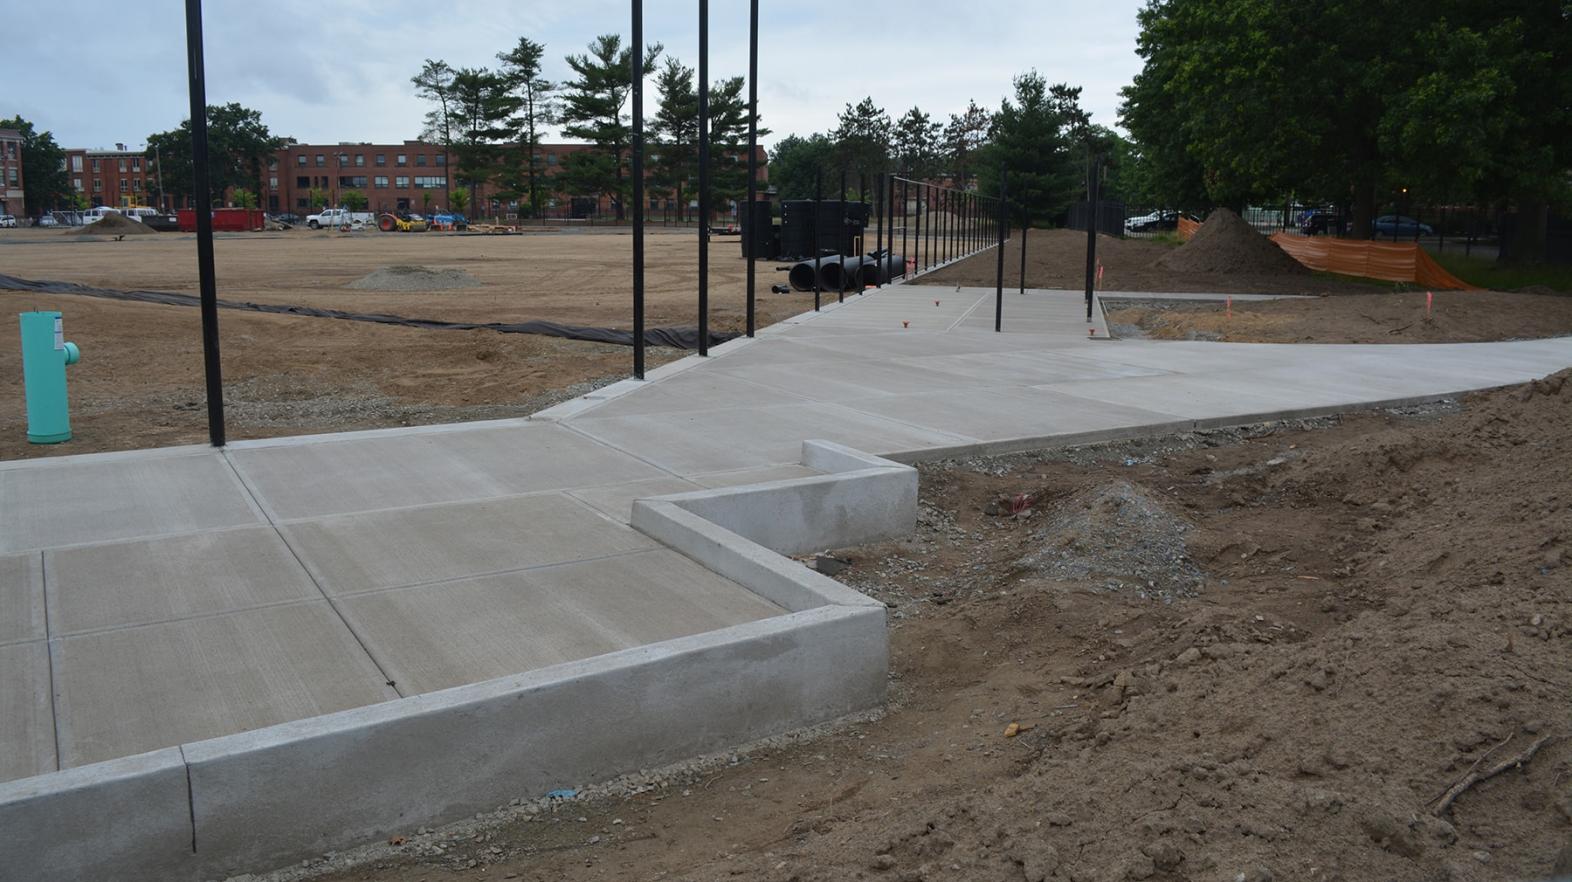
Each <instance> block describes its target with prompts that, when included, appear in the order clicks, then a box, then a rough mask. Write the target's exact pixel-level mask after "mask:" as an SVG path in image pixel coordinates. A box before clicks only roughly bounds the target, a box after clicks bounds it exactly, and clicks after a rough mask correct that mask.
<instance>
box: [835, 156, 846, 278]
mask: <svg viewBox="0 0 1572 882" xmlns="http://www.w3.org/2000/svg"><path fill="white" fill-rule="evenodd" d="M845 235H846V167H845V166H841V210H840V221H839V222H838V223H836V225H835V250H836V252H837V255H838V256H839V257H840V259H841V282H840V284H839V285H838V286H837V288H838V289H839V290H837V291H836V292H835V302H836V303H845V302H846V250H847V249H846V248H844V247H843V243H844V241H845V239H844V238H843V237H844V236H845Z"/></svg>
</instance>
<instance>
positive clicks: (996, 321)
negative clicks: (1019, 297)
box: [993, 166, 1009, 334]
mask: <svg viewBox="0 0 1572 882" xmlns="http://www.w3.org/2000/svg"><path fill="white" fill-rule="evenodd" d="M1007 175H1008V173H1007V172H1006V171H1005V170H1004V167H1003V166H1000V168H999V217H998V219H997V220H996V222H995V223H996V224H997V226H998V232H999V254H998V263H997V267H996V269H995V272H996V275H995V278H994V291H993V330H994V333H996V334H997V333H999V332H1000V331H1003V330H1004V212H1005V210H1006V206H1007V205H1008V201H1007V199H1008V188H1009V180H1008V179H1007Z"/></svg>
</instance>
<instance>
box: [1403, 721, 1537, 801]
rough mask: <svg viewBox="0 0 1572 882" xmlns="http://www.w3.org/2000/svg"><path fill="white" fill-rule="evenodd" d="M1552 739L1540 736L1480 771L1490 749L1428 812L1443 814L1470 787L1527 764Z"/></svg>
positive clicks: (1437, 799) (1438, 798)
mask: <svg viewBox="0 0 1572 882" xmlns="http://www.w3.org/2000/svg"><path fill="white" fill-rule="evenodd" d="M1553 737H1554V736H1551V735H1541V736H1540V737H1539V740H1537V741H1535V742H1534V743H1533V744H1530V745H1529V746H1528V748H1527V749H1526V750H1524V751H1523V752H1521V753H1519V754H1517V755H1515V756H1509V757H1507V758H1506V759H1504V760H1502V761H1501V762H1498V763H1496V764H1495V765H1493V766H1491V767H1490V768H1488V769H1485V770H1484V771H1480V769H1479V763H1480V762H1484V760H1485V757H1488V756H1489V755H1490V753H1493V752H1494V750H1493V749H1492V750H1491V751H1490V752H1487V753H1486V754H1485V756H1482V757H1480V758H1479V762H1475V763H1474V765H1473V768H1470V769H1469V770H1468V773H1467V774H1465V775H1464V776H1463V777H1461V778H1459V779H1457V782H1456V783H1454V784H1453V785H1452V786H1451V787H1448V788H1447V789H1446V792H1445V793H1443V794H1441V795H1440V796H1439V797H1437V798H1436V800H1435V805H1434V807H1433V808H1432V809H1431V810H1430V813H1431V814H1433V815H1438V816H1439V815H1443V814H1445V813H1446V811H1447V809H1449V808H1451V807H1452V803H1453V802H1456V801H1457V798H1458V797H1459V796H1462V795H1463V793H1464V792H1465V791H1467V790H1468V789H1469V788H1470V787H1473V786H1474V785H1475V784H1478V783H1480V782H1482V781H1488V780H1490V779H1491V778H1494V777H1495V776H1497V775H1499V774H1501V773H1502V772H1505V771H1507V770H1508V769H1515V768H1517V767H1518V766H1521V765H1523V764H1524V763H1527V762H1528V761H1529V760H1531V759H1533V758H1534V754H1536V753H1538V752H1539V749H1540V748H1541V747H1544V746H1545V745H1546V744H1548V743H1550V741H1551V740H1552V738H1553ZM1497 746H1499V745H1497Z"/></svg>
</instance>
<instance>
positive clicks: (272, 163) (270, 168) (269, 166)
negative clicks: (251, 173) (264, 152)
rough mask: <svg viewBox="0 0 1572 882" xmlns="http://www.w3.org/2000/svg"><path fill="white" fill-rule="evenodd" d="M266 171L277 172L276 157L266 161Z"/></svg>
mask: <svg viewBox="0 0 1572 882" xmlns="http://www.w3.org/2000/svg"><path fill="white" fill-rule="evenodd" d="M267 170H268V171H278V157H277V156H275V157H273V158H272V159H269V160H268V161H267Z"/></svg>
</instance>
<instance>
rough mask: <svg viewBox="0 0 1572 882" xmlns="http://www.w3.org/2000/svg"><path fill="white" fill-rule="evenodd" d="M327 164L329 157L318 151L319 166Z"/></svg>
mask: <svg viewBox="0 0 1572 882" xmlns="http://www.w3.org/2000/svg"><path fill="white" fill-rule="evenodd" d="M326 165H327V157H326V156H323V155H322V154H320V153H318V154H317V168H322V167H324V166H326Z"/></svg>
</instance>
